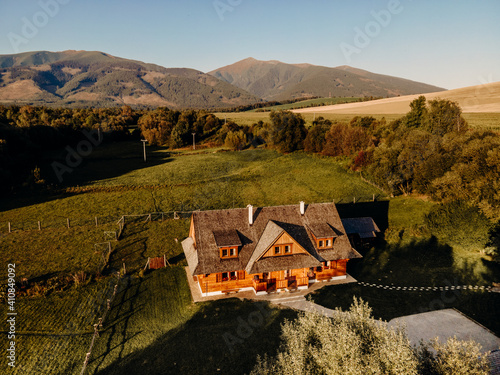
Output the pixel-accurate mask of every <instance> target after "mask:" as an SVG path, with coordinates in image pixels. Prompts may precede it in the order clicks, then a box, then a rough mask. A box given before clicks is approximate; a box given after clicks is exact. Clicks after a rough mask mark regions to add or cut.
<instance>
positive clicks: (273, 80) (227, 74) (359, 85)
mask: <svg viewBox="0 0 500 375" xmlns="http://www.w3.org/2000/svg"><path fill="white" fill-rule="evenodd" d="M208 74H211V75H213V76H214V77H217V78H219V79H221V80H224V81H226V82H228V83H231V84H232V85H235V86H237V87H239V88H241V89H243V90H246V91H248V92H250V93H251V94H254V95H256V96H258V97H261V98H263V99H265V100H285V99H290V98H300V97H310V96H320V97H330V96H337V97H339V96H340V97H363V96H382V97H386V96H389V97H391V96H398V95H409V94H419V93H424V92H433V91H442V90H444V89H443V88H439V87H435V86H431V85H427V84H424V83H420V82H414V81H410V80H407V79H403V78H397V77H391V76H385V75H381V74H375V73H371V72H368V71H365V70H361V69H355V68H351V67H348V66H341V67H337V68H328V67H324V66H315V65H310V64H285V63H282V62H279V61H275V60H272V61H259V60H256V59H253V58H247V59H245V60H241V61H239V62H237V63H235V64H232V65H228V66H225V67H222V68H219V69H216V70H213V71H211V72H209V73H208Z"/></svg>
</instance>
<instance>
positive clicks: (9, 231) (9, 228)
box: [9, 221, 11, 233]
mask: <svg viewBox="0 0 500 375" xmlns="http://www.w3.org/2000/svg"><path fill="white" fill-rule="evenodd" d="M10 232H11V228H10V221H9V233H10Z"/></svg>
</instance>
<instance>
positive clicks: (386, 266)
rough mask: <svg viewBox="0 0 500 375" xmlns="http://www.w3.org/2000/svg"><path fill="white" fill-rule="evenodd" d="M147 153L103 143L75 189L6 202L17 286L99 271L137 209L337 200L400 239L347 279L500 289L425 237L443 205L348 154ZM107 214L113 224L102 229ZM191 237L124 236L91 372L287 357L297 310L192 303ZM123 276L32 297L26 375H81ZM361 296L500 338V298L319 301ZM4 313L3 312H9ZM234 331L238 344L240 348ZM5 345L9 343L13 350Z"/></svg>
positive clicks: (72, 184)
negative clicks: (449, 311) (287, 324)
mask: <svg viewBox="0 0 500 375" xmlns="http://www.w3.org/2000/svg"><path fill="white" fill-rule="evenodd" d="M141 146H142V145H137V144H135V143H127V142H125V143H116V144H112V145H108V146H107V147H105V148H98V149H96V150H95V152H94V153H93V154H92V155H90V157H89V158H88V159H86V160H85V161H84V162H83V163H82V164H81V165H80V166H78V167H77V168H75V170H74V171H73V172H72V173H71V174H68V175H66V176H65V180H64V182H65V184H66V185H67V186H68V188H69V191H72V192H70V193H67V194H63V195H58V196H56V195H39V196H37V195H32V196H29V197H27V196H25V195H23V196H19V197H15V198H13V199H10V200H9V201H8V202H4V206H5V207H7V208H8V209H7V210H5V211H3V212H0V257H2V259H5V260H6V261H7V262H15V263H16V264H18V267H16V269H17V278H21V277H28V278H35V277H38V278H40V279H43V278H44V277H50V276H51V275H52V274H63V275H64V274H67V273H74V272H77V271H80V270H86V271H89V272H91V271H92V269H93V268H94V267H95V266H96V264H98V263H99V256H100V254H98V253H95V251H94V243H95V242H102V241H103V239H104V238H103V232H104V231H105V230H114V229H117V228H118V227H117V224H116V220H118V218H120V217H121V216H122V215H124V214H139V213H149V212H158V211H172V210H177V211H183V210H192V209H215V208H230V207H244V206H246V204H248V203H251V204H253V205H255V206H263V205H280V204H298V202H299V201H300V200H304V201H306V202H325V201H332V200H335V202H336V203H337V205H338V209H339V212H340V213H341V215H342V216H344V217H353V216H367V215H369V216H372V217H374V218H375V220H376V222H377V223H378V225H379V226H380V228H381V230H382V231H384V230H386V229H389V231H388V232H387V233H392V234H393V235H392V236H391V241H390V243H388V244H385V245H384V244H382V245H381V246H378V247H375V248H372V249H370V250H368V251H367V252H366V253H365V258H364V259H362V260H358V261H352V262H350V264H349V271H348V272H350V273H352V274H353V276H354V277H356V278H358V279H359V280H364V281H371V282H377V283H383V284H390V283H394V284H397V285H403V284H406V285H409V284H410V283H411V284H412V285H442V284H443V283H445V282H450V283H452V284H453V283H455V282H457V283H469V282H470V283H479V284H481V285H484V284H487V283H490V282H491V281H499V280H498V279H496V277H498V276H497V275H499V274H500V273H499V270H498V269H497V268H496V266H495V265H493V264H492V263H491V262H489V261H488V258H487V257H484V256H481V255H479V254H470V253H463V252H460V251H459V250H454V249H451V248H450V247H449V246H447V245H446V244H439V243H437V241H435V240H434V239H429V238H425V237H422V236H420V234H419V228H420V227H421V226H422V225H423V224H424V220H423V219H424V215H425V214H426V213H427V212H429V210H430V209H431V208H432V206H433V205H434V203H432V202H430V201H428V200H425V199H421V198H417V197H398V198H391V199H389V198H388V197H386V196H385V195H384V193H383V192H381V191H379V190H378V189H376V188H374V187H373V186H372V185H370V184H367V183H365V182H363V181H362V180H361V179H360V177H359V174H356V173H353V172H351V171H350V170H349V169H348V168H346V161H345V160H343V159H334V158H326V157H320V156H315V155H308V154H305V153H300V152H299V153H293V154H288V155H282V154H279V153H276V152H274V151H272V150H267V149H256V150H246V151H241V152H220V151H221V150H220V149H206V150H197V151H196V152H193V151H188V150H184V151H177V152H169V151H168V150H165V149H161V148H148V162H147V163H144V161H143V160H142V153H141V151H142V150H141ZM134 155H135V156H134ZM373 195H375V196H376V197H377V201H376V202H372V196H373ZM354 197H356V203H353V198H354ZM95 216H97V217H98V218H101V219H99V220H101V221H100V223H99V225H98V226H97V227H96V226H95V222H94V219H95ZM67 217H69V218H70V219H71V223H72V225H71V228H69V229H68V228H66V227H65V225H66V218H67ZM38 220H40V221H41V222H42V230H41V231H38V229H37V225H36V223H37V221H38ZM7 221H10V222H12V223H13V228H14V229H16V230H15V231H14V232H13V233H7V227H6V222H7ZM21 228H24V229H29V230H21ZM188 229H189V220H188V219H186V218H184V219H180V220H165V221H163V222H161V221H153V222H145V221H144V218H141V219H138V220H136V221H135V222H132V221H128V222H127V225H126V227H125V230H124V232H123V236H122V238H121V239H120V241H118V242H113V250H114V252H113V253H112V256H111V259H110V267H109V271H113V272H114V271H117V270H118V269H120V268H121V267H122V265H123V263H125V264H126V267H127V272H128V275H127V276H125V277H124V278H123V279H122V284H120V285H121V287H120V292H119V293H118V295H117V297H116V299H115V300H114V302H113V305H112V309H111V311H110V313H109V315H108V318H107V320H106V322H105V325H104V327H103V331H102V332H101V336H100V338H99V339H98V341H97V343H96V346H95V349H94V351H93V353H92V357H91V359H90V363H89V368H88V372H87V373H89V374H122V373H150V374H157V373H172V374H174V373H175V374H177V373H179V374H214V373H224V374H242V373H248V372H249V371H250V370H251V368H252V367H253V365H254V363H255V358H256V356H257V354H261V355H262V354H264V353H268V354H273V353H274V351H275V350H276V348H277V345H278V343H279V332H280V323H281V322H283V320H284V319H285V318H294V317H295V316H296V313H295V312H293V311H291V310H286V309H285V310H278V309H271V308H269V307H268V306H267V305H265V306H264V305H257V304H256V303H252V302H249V301H244V302H242V301H238V300H235V299H231V300H225V301H217V302H211V303H203V304H196V305H194V304H192V303H191V298H190V294H189V288H188V286H187V280H186V274H185V272H184V268H183V267H184V265H185V264H186V262H185V260H184V258H183V256H182V254H183V252H182V249H181V246H180V241H181V240H182V239H184V238H185V237H186V236H187V235H188ZM419 236H420V237H419ZM176 239H177V241H176ZM163 255H165V256H166V257H167V259H168V260H169V261H170V263H171V264H172V267H167V268H166V269H162V270H157V271H153V272H150V273H147V274H146V275H145V277H144V278H140V277H138V275H139V272H138V271H139V270H140V269H141V268H143V267H144V265H145V263H146V260H147V258H148V257H156V256H163ZM115 282H116V277H115V276H108V277H105V278H103V279H100V280H97V281H92V282H91V283H89V284H87V285H81V286H79V287H78V288H76V287H71V289H70V290H67V291H64V292H53V293H51V294H49V295H48V296H46V297H44V298H39V297H38V298H19V299H18V301H17V304H16V309H17V311H18V313H19V316H20V317H22V320H21V319H20V320H19V325H18V327H17V331H18V334H19V335H18V341H17V345H18V348H19V349H18V350H19V351H18V364H19V367H18V369H17V370H16V372H14V373H15V374H25V373H51V374H78V373H79V371H80V369H81V366H82V364H83V360H84V358H85V353H86V351H87V350H88V347H89V345H90V341H91V338H92V332H93V327H92V325H93V324H95V323H96V321H97V318H98V317H99V316H102V314H103V313H104V311H105V306H106V299H107V298H109V296H110V293H111V292H112V289H113V286H114V283H115ZM391 293H392V294H391ZM353 295H358V296H361V297H363V298H364V299H366V300H367V301H368V302H369V303H370V305H372V306H373V308H374V314H375V316H378V317H382V318H384V319H390V318H391V317H395V316H400V315H403V314H406V313H411V312H419V311H420V310H422V309H424V310H425V309H436V308H442V307H443V306H445V307H448V306H454V307H457V308H459V309H460V310H461V311H463V312H465V313H467V314H469V315H470V316H472V317H473V318H475V319H477V320H478V321H480V322H481V323H483V324H484V325H485V326H487V327H488V328H490V329H492V330H493V331H495V332H497V333H498V332H500V327H499V326H498V323H497V322H496V317H495V313H496V311H498V308H499V307H500V306H499V301H498V295H497V294H493V293H490V294H481V293H469V292H463V293H462V294H461V295H459V296H455V295H453V296H455V297H454V298H453V300H452V299H451V297H452V296H450V295H447V296H445V297H443V296H442V295H440V294H432V293H430V294H429V293H421V295H418V293H417V294H416V295H415V294H411V295H410V294H409V292H408V293H406V294H405V293H402V294H395V292H388V291H379V290H378V289H373V290H372V289H363V288H362V287H360V286H357V285H348V286H340V287H335V288H327V289H325V290H323V291H321V292H319V293H317V294H316V295H315V296H314V298H315V300H316V301H318V302H319V303H321V304H324V305H326V306H329V307H335V306H339V307H343V308H347V307H348V306H349V305H350V304H351V302H352V297H353ZM5 306H6V305H5V304H2V307H0V313H1V314H3V315H4V316H5V313H6V311H5V309H6V307H5ZM263 311H264V312H265V313H264V312H263ZM256 313H260V314H264V316H263V318H262V319H261V320H259V322H261V323H259V324H257V325H256V326H255V327H251V331H250V332H247V333H245V334H242V335H239V334H238V332H240V331H241V324H242V323H241V322H242V321H247V320H248V319H249V316H254V315H255V314H256ZM228 337H232V338H236V341H234V342H233V344H228V342H227V338H228ZM5 345H6V340H3V341H2V342H1V344H0V350H5Z"/></svg>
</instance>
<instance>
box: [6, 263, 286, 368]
mask: <svg viewBox="0 0 500 375" xmlns="http://www.w3.org/2000/svg"><path fill="white" fill-rule="evenodd" d="M116 281H117V279H116V277H113V278H111V279H106V280H101V281H100V282H98V283H94V284H91V285H87V286H82V287H80V288H78V289H73V290H71V291H67V292H65V293H64V294H62V293H56V294H53V295H51V296H49V297H47V298H43V299H42V298H35V299H22V300H19V301H18V303H17V307H16V308H17V311H18V314H19V315H18V317H19V318H21V317H23V318H22V319H19V323H18V325H17V327H16V328H17V365H18V366H17V368H16V370H15V371H13V372H9V373H12V374H19V375H21V374H22V375H24V374H65V375H66V374H79V373H80V370H81V368H82V365H83V362H84V359H85V353H86V352H87V351H88V348H89V346H90V343H91V340H92V333H93V324H95V323H97V321H98V318H99V317H102V316H103V314H104V312H105V311H106V304H107V303H106V300H107V298H109V297H110V296H111V295H112V292H113V287H114V285H115V283H116ZM119 285H120V286H119V288H118V293H117V295H116V297H115V299H114V301H113V304H112V308H111V310H110V311H109V313H108V315H107V317H106V319H105V321H104V325H103V328H102V329H101V332H100V337H99V338H98V339H97V341H96V344H95V346H94V350H93V352H92V356H91V357H90V361H89V365H88V367H87V371H86V374H123V373H125V372H127V373H135V374H139V373H151V374H156V373H160V372H161V373H172V374H174V373H179V374H214V373H217V372H218V371H219V372H220V373H223V374H241V373H243V372H249V371H250V370H251V368H252V367H253V364H254V363H255V357H256V356H257V354H260V355H263V354H264V353H266V352H273V351H274V350H275V348H276V347H277V345H278V343H279V329H280V324H281V323H282V322H283V320H284V319H285V318H289V319H290V318H293V317H294V316H295V313H294V312H293V311H290V310H275V309H271V308H269V307H268V306H267V305H263V304H260V305H259V306H257V304H255V303H252V302H240V301H237V300H233V299H231V300H225V301H219V302H213V303H203V304H196V305H194V304H192V303H191V296H190V292H189V287H188V285H187V281H186V274H185V271H184V268H183V267H181V266H179V267H173V268H166V269H163V270H157V271H154V272H151V273H150V274H147V275H146V276H145V277H144V278H143V279H141V278H137V277H130V276H127V277H124V278H122V279H121V281H120V284H119ZM4 306H5V305H2V308H1V309H0V312H1V313H2V315H4V316H5V311H4V310H5V307H4ZM256 313H257V314H259V313H260V314H262V318H261V319H260V320H259V324H258V325H257V326H255V325H254V326H252V327H251V331H250V332H247V333H246V334H245V335H240V336H238V332H240V331H239V330H238V329H239V326H240V321H241V320H242V319H243V320H244V321H247V320H248V319H249V316H251V314H253V316H255V314H256ZM225 333H227V334H231V335H233V336H234V337H236V338H237V339H238V340H239V341H238V342H237V343H235V344H234V345H228V344H227V343H226V341H225V340H224V334H225ZM227 334H226V336H227ZM6 343H7V340H2V341H1V343H0V350H2V351H3V352H5V350H6ZM217 369H219V370H217Z"/></svg>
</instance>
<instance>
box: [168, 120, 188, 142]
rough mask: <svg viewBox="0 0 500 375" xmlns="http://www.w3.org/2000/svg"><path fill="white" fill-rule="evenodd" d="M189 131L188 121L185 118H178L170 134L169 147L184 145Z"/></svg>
mask: <svg viewBox="0 0 500 375" xmlns="http://www.w3.org/2000/svg"><path fill="white" fill-rule="evenodd" d="M190 136H191V132H190V129H189V123H188V122H187V121H185V120H179V122H178V123H177V124H176V125H175V126H174V128H173V129H172V135H171V136H170V148H179V147H182V146H185V145H187V144H188V143H189V140H190Z"/></svg>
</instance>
